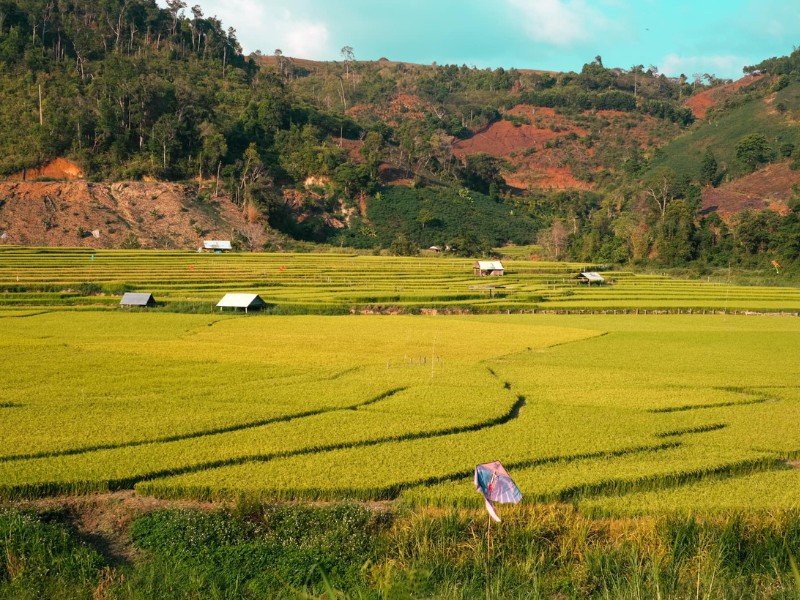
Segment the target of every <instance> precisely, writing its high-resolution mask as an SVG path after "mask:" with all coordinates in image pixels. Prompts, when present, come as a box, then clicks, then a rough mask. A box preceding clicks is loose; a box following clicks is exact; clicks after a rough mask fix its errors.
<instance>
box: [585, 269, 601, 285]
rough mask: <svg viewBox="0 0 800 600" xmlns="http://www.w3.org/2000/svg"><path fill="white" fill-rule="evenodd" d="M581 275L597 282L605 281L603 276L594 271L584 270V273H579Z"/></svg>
mask: <svg viewBox="0 0 800 600" xmlns="http://www.w3.org/2000/svg"><path fill="white" fill-rule="evenodd" d="M581 275H582V276H583V277H585V278H586V279H587V280H588V281H596V282H598V283H602V282H603V281H605V278H604V277H603V276H602V275H600V273H598V272H596V271H586V272H585V273H581Z"/></svg>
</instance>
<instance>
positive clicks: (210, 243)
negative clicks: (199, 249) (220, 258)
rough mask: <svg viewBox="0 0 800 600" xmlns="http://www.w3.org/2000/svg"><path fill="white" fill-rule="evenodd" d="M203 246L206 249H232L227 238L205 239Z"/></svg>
mask: <svg viewBox="0 0 800 600" xmlns="http://www.w3.org/2000/svg"><path fill="white" fill-rule="evenodd" d="M203 248H204V249H206V250H232V249H233V248H232V247H231V243H230V241H229V240H205V241H204V242H203Z"/></svg>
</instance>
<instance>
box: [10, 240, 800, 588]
mask: <svg viewBox="0 0 800 600" xmlns="http://www.w3.org/2000/svg"><path fill="white" fill-rule="evenodd" d="M471 262H472V261H469V260H463V259H448V258H438V257H436V258H394V257H373V256H360V255H355V254H295V255H290V254H224V255H216V254H197V253H190V252H153V251H147V252H145V251H138V252H137V251H97V252H94V251H87V250H69V249H23V248H14V247H6V248H3V249H2V250H0V287H2V288H3V289H4V290H6V291H5V292H4V293H3V296H2V298H1V299H0V301H1V302H2V307H0V325H1V329H2V336H3V344H2V347H0V352H2V364H3V373H4V375H3V385H2V390H0V411H2V416H3V418H2V420H1V421H0V431H2V435H0V439H1V440H2V442H0V495H1V496H2V498H3V499H4V501H5V502H12V503H15V504H20V505H26V503H30V502H33V501H39V502H40V501H41V500H37V499H42V498H47V497H56V496H67V497H81V496H83V495H86V494H95V493H112V494H113V493H122V492H125V491H126V490H132V491H134V492H135V494H136V497H141V498H146V497H152V498H155V499H161V501H165V502H167V501H184V502H186V501H193V502H201V503H207V502H209V501H210V502H223V504H225V503H230V502H233V503H234V504H236V505H243V503H244V505H247V504H248V503H249V504H252V505H259V506H262V505H263V506H270V505H271V503H273V502H279V503H283V502H295V501H314V502H318V501H325V502H334V503H339V502H340V501H349V502H357V503H359V504H360V503H371V502H373V503H374V502H389V505H394V506H397V507H402V508H400V510H402V511H410V513H409V515H412V516H407V517H404V518H405V519H409V518H410V519H428V520H432V523H436V522H438V521H437V519H439V517H436V515H437V514H440V511H442V510H445V511H449V514H451V515H452V516H451V517H447V518H451V519H456V520H457V522H458V523H461V525H460V526H459V525H454V526H453V527H454V529H453V531H452V532H451V533H450V534H449V535H456V536H458V535H463V534H464V531H462V530H461V529H460V527H467V530H466V531H469V530H471V527H472V526H471V525H469V523H478V530H479V532H480V531H481V527H485V525H481V523H484V522H485V521H483V520H482V519H481V518H480V516H479V513H477V512H475V511H476V510H477V509H479V507H480V506H481V499H480V495H478V494H476V493H475V489H474V487H473V485H472V469H473V467H474V465H475V464H478V463H481V462H486V461H489V460H498V459H499V460H502V462H503V464H504V465H505V466H506V468H508V469H509V471H510V473H511V475H512V476H513V478H514V480H515V482H516V483H517V485H518V486H519V488H520V489H521V490H522V491H523V494H524V499H523V503H522V504H521V505H520V506H517V507H513V506H512V507H502V508H501V509H500V512H501V516H502V517H503V518H504V523H503V524H502V525H501V527H502V528H503V529H501V530H500V531H499V532H497V533H496V534H495V535H496V536H499V537H497V538H496V540H495V541H494V542H492V543H493V544H497V548H496V550H497V551H499V552H500V553H501V556H502V554H503V553H504V552H505V553H511V554H514V553H516V552H519V551H520V550H519V549H516V550H514V549H512V547H511V546H509V544H511V540H512V539H513V538H514V536H518V535H523V534H522V533H515V529H520V528H521V529H522V530H524V531H526V532H527V534H529V535H533V536H534V537H535V531H539V534H540V535H544V533H543V529H542V528H545V529H546V528H547V527H548V523H550V526H555V525H553V521H554V520H556V521H558V520H561V521H563V522H562V524H561V525H560V526H559V527H561V528H563V527H568V528H569V527H581V525H576V523H580V522H584V525H583V526H584V527H591V528H600V529H602V528H603V527H605V525H600V524H604V523H619V524H622V525H617V527H622V529H621V530H620V533H619V535H621V536H623V538H626V536H631V535H634V536H637V535H638V536H641V535H644V536H647V535H650V536H655V537H656V538H658V539H660V540H661V541H660V542H659V541H654V542H652V543H655V544H656V545H658V544H660V543H661V544H663V543H667V542H669V539H670V538H669V536H667V538H665V539H661V538H659V535H662V534H658V535H657V534H656V533H653V532H651V533H649V534H648V533H642V531H641V530H644V531H650V529H649V528H651V527H652V525H649V524H650V523H653V521H652V519H654V518H655V519H656V521H655V522H656V523H661V522H662V520H663V519H667V523H672V524H673V525H672V526H673V527H675V526H677V525H675V523H678V524H680V523H686V519H687V518H689V519H690V522H692V523H694V521H693V520H691V519H693V518H694V517H692V515H705V517H704V519H705V520H704V521H701V522H700V523H702V524H695V525H693V526H692V527H694V529H692V528H691V527H690V528H689V529H690V530H689V531H688V533H687V532H686V531H684V532H683V533H682V534H681V535H690V536H692V535H693V536H694V538H693V539H694V540H695V541H694V542H693V543H695V544H703V543H708V544H712V542H711V541H708V540H710V539H711V538H712V537H713V536H712V535H711V533H709V532H708V531H706V532H705V533H701V534H698V531H699V529H698V528H700V530H702V529H703V528H704V527H705V528H708V529H709V530H710V531H715V528H720V527H722V533H719V532H717V535H723V537H724V532H725V531H727V530H728V529H727V528H728V527H730V525H724V523H726V522H727V523H730V521H729V520H730V519H731V518H735V519H743V520H741V521H736V523H739V524H738V525H736V527H737V528H739V529H741V530H743V531H744V533H743V532H742V531H739V533H738V534H737V535H740V536H742V537H743V538H744V539H745V540H746V538H747V535H756V533H755V531H761V528H766V529H768V530H774V531H775V533H774V534H773V535H778V536H781V535H783V536H786V535H788V536H798V535H800V529H798V525H797V521H796V520H793V519H794V517H791V515H793V514H796V511H797V509H798V503H799V502H800V500H798V498H800V470H798V469H797V468H796V466H797V463H796V460H797V458H798V457H799V456H800V427H798V422H800V387H799V386H798V383H797V365H798V348H799V347H800V318H798V317H797V313H798V311H800V291H798V290H797V289H796V288H789V287H784V288H780V287H770V288H766V287H757V286H736V285H730V284H727V283H712V282H701V281H692V282H688V281H680V280H673V279H669V278H667V277H661V276H645V275H635V274H632V273H625V272H603V275H604V277H605V279H607V280H610V281H613V282H614V283H613V284H611V285H605V286H594V287H592V286H587V285H583V284H579V283H578V282H577V281H575V279H574V276H573V275H572V274H573V273H575V272H577V271H579V270H581V269H586V268H589V267H590V266H587V265H579V264H569V263H539V262H530V261H524V260H509V261H506V262H505V264H506V269H507V273H506V275H505V276H504V277H503V278H502V283H501V284H497V283H495V284H494V285H491V286H490V285H489V284H485V285H484V282H485V281H486V278H481V279H476V278H475V277H474V276H473V275H472V271H471V266H472V265H471ZM476 281H477V282H479V283H478V284H476ZM497 281H500V279H499V278H498V279H497ZM489 288H491V289H489ZM131 290H135V291H146V292H149V293H152V294H153V295H154V297H155V299H156V301H157V305H156V306H155V307H153V308H124V307H122V308H121V307H119V306H118V304H119V298H120V297H121V295H122V293H124V292H126V291H131ZM230 291H233V292H248V293H254V294H259V295H260V296H261V297H262V298H263V299H264V301H265V302H266V307H265V309H264V310H263V311H260V312H249V313H247V314H245V313H244V312H242V311H238V312H235V311H230V310H228V311H224V312H223V311H221V310H219V309H216V308H215V303H216V301H217V300H219V298H221V297H222V295H223V294H224V293H226V292H230ZM88 497H89V498H91V497H92V496H91V495H90V496H88ZM123 497H126V498H131V497H130V496H123ZM313 505H314V504H313V503H312V505H311V506H313ZM278 506H280V504H279V505H278ZM344 506H348V504H345V505H344ZM353 506H358V504H357V505H353ZM387 506H388V505H387ZM567 506H572V507H573V508H572V509H571V510H576V511H577V512H576V513H575V515H573V516H568V515H564V514H562V513H563V511H565V510H566V508H560V507H567ZM545 507H550V508H546V511H550V512H549V513H547V516H543V515H542V514H541V513H542V510H543V508H545ZM305 510H314V509H311V508H309V509H305ZM351 510H356V511H357V512H358V510H363V509H357V508H352V509H351ZM431 511H434V512H431ZM464 511H467V512H464ZM552 511H555V512H552ZM154 514H160V513H154ZM413 515H416V516H413ZM577 515H583V516H581V517H578V516H577ZM781 515H783V516H781ZM358 516H359V517H360V518H363V515H361V513H358ZM732 516H733V517H732ZM273 517H274V515H273ZM173 518H174V519H178V517H175V516H174V515H173ZM366 518H372V517H366ZM473 519H474V521H473ZM527 519H532V521H531V524H534V523H536V522H539V524H538V525H523V524H522V522H523V521H525V520H527ZM609 519H611V520H610V521H609ZM631 519H633V520H631ZM637 519H638V520H637ZM786 519H788V521H786ZM145 520H146V519H145ZM581 520H585V521H581ZM720 520H721V521H720ZM137 522H140V521H137ZM721 522H722V523H723V524H722V525H721V524H720V523H721ZM565 523H571V525H569V526H568V525H565ZM592 523H594V525H592ZM636 523H639V525H635V524H636ZM756 523H758V525H757V526H756ZM625 524H627V525H625ZM178 525H179V524H173V526H175V527H177V526H178ZM183 526H185V524H184V525H183ZM432 526H433V525H432V524H431V523H428V525H425V526H424V527H432ZM531 526H533V530H531ZM415 527H417V528H419V527H423V525H421V524H420V523H417V525H416V526H415ZM785 527H788V528H789V529H788V530H786V531H784V530H783V529H782V528H785ZM749 528H751V529H752V531H751V529H749ZM554 531H555V530H554ZM625 531H628V532H627V533H625ZM631 531H638V533H636V534H632V533H631ZM748 531H749V532H750V533H749V534H748V533H747V532H748ZM781 531H783V533H780V532H781ZM485 533H486V532H485V530H483V533H481V534H480V535H483V534H485ZM473 534H474V532H473ZM551 534H553V535H555V534H554V533H553V532H551ZM395 535H397V534H395ZM405 535H410V534H405ZM429 535H434V534H433V533H430V534H429ZM698 535H700V537H699V538H698V537H697V536H698ZM758 535H763V533H761V534H758ZM504 536H505V537H504ZM509 536H510V537H509ZM556 537H558V536H556ZM595 537H596V538H597V539H594V538H595ZM662 537H663V535H662ZM612 538H613V536H611V535H610V534H608V533H607V534H605V535H604V534H602V533H601V532H599V531H596V532H595V534H592V535H591V536H589V540H593V541H587V540H585V543H587V544H590V545H591V544H599V545H600V546H602V545H603V544H605V545H608V546H609V548H605V550H604V551H605V552H611V553H612V554H613V552H623V551H622V550H621V549H620V548H616V546H617V545H618V544H620V543H622V542H620V541H619V540H614V539H612ZM704 539H705V540H706V542H703V540H704ZM792 539H796V537H793V538H792ZM598 540H599V541H598ZM665 540H666V541H665ZM396 543H399V542H396ZM406 543H410V542H406ZM476 543H478V545H479V546H480V544H481V543H482V542H480V541H476ZM529 543H534V542H533V541H530V542H529ZM553 543H556V542H555V541H554V542H553ZM558 543H564V542H563V540H561V541H560V542H558ZM628 543H632V542H630V541H629V542H628ZM642 543H643V544H644V542H642ZM671 543H677V542H675V540H674V539H672V542H671ZM686 543H689V542H686ZM737 543H745V541H742V540H739V542H737ZM748 543H755V542H753V541H752V540H750V541H749V542H748ZM770 543H773V544H776V543H778V542H770ZM712 545H713V544H712ZM623 546H624V544H623ZM779 546H780V544H779ZM483 547H484V551H485V546H483ZM780 548H782V546H780ZM780 548H779V550H780ZM395 551H397V549H395ZM596 551H600V550H596ZM654 551H655V552H657V553H658V552H664V550H660V551H656V550H654ZM428 552H434V549H428ZM459 552H460V553H462V554H464V555H465V556H470V552H471V551H470V550H468V549H463V548H462V549H461V550H460V551H459ZM476 552H477V556H478V557H479V556H480V550H479V549H478V550H476ZM536 552H539V550H536ZM687 552H690V554H691V551H687ZM623 554H624V552H623ZM687 556H688V555H687ZM787 556H788V555H787V554H786V553H785V552H783V551H782V550H781V551H779V552H777V554H776V555H775V558H774V560H783V561H785V560H786V559H787ZM429 558H430V557H429ZM618 558H619V557H618ZM518 559H519V557H516V558H515V559H514V560H518ZM431 560H432V559H431ZM498 560H499V559H498ZM619 560H623V559H619ZM662 560H666V559H662ZM671 560H674V561H675V565H677V563H678V562H679V560H678V558H674V559H671ZM681 560H683V559H681ZM687 560H688V559H687ZM693 560H697V559H693ZM709 560H710V559H709ZM720 560H721V559H720ZM743 560H744V559H743ZM623 562H624V560H623ZM712 563H713V560H712ZM498 564H499V563H498ZM675 565H673V566H672V567H671V568H677V566H675ZM378 567H379V565H376V566H375V568H376V569H377V568H378ZM381 568H383V569H387V568H389V567H388V566H387V565H383V566H382V567H381ZM506 568H507V569H508V570H509V573H508V574H507V575H506V580H503V578H502V577H501V578H500V581H501V584H498V585H506V584H508V583H509V582H510V581H514V580H515V579H514V578H515V577H519V576H521V575H520V574H519V573H516V574H514V570H515V569H517V570H519V569H520V568H522V567H521V565H518V564H516V563H513V562H512V558H511V557H510V555H509V558H508V564H507V566H506ZM536 568H542V565H540V566H539V567H534V571H535V570H536ZM619 568H623V567H619ZM624 568H626V569H628V568H633V567H632V566H631V565H627V566H625V567H624ZM649 568H655V567H648V569H649ZM662 568H664V569H666V566H664V567H662ZM705 568H712V567H709V566H708V565H707V564H705V563H703V564H701V565H699V566H696V570H697V573H696V574H695V575H694V577H697V578H698V579H697V582H700V581H701V579H702V585H703V586H709V585H713V584H711V582H710V580H707V579H706V578H707V577H711V576H712V574H710V573H706V572H704V571H703V569H705ZM748 568H752V569H756V570H757V569H760V568H763V566H761V567H752V566H751V567H748ZM383 576H387V577H388V576H389V574H388V572H385V573H384V574H383ZM412 576H413V573H411V574H409V573H406V575H405V577H412ZM451 576H452V574H451ZM617 576H618V577H623V576H624V574H619V573H618V574H617ZM642 576H643V577H645V576H651V577H658V576H659V575H657V574H655V575H654V574H652V573H651V574H649V575H642ZM373 577H378V575H376V574H374V573H373ZM586 577H587V578H589V579H591V577H589V576H588V575H587V576H586ZM731 577H733V576H731ZM657 580H658V579H656V581H657ZM731 582H733V583H731ZM407 583H408V582H407ZM739 584H741V581H740V580H737V579H736V578H731V579H729V580H728V582H727V585H734V586H735V585H739ZM397 585H398V584H397V582H396V581H395V589H397V588H396V586H397ZM472 585H477V586H478V589H480V586H481V583H480V582H479V581H478V582H475V581H473V582H472ZM541 585H542V588H541V590H544V591H546V590H547V589H548V588H547V587H546V586H545V585H544V584H541ZM698 585H700V583H698ZM785 585H788V586H791V585H792V584H791V583H789V582H787V583H786V584H785ZM501 589H502V588H501ZM704 589H705V588H704ZM730 589H733V588H730ZM789 589H791V588H789ZM551 591H552V590H551ZM707 591H708V592H709V593H711V592H713V588H711V589H710V590H707ZM429 593H432V591H430V590H429ZM465 593H466V592H465Z"/></svg>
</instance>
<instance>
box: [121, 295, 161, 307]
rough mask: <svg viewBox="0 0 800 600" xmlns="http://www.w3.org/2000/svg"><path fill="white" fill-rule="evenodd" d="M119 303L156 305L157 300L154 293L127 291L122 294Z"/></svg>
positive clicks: (124, 304) (122, 304) (123, 304)
mask: <svg viewBox="0 0 800 600" xmlns="http://www.w3.org/2000/svg"><path fill="white" fill-rule="evenodd" d="M119 305H120V306H145V307H151V306H155V305H156V300H155V298H153V294H143V293H136V292H125V294H123V296H122V300H120V301H119Z"/></svg>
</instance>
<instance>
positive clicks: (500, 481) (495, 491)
mask: <svg viewBox="0 0 800 600" xmlns="http://www.w3.org/2000/svg"><path fill="white" fill-rule="evenodd" d="M475 489H477V490H478V491H479V492H480V493H481V494H483V498H484V500H485V502H486V510H487V511H488V512H489V516H490V517H492V519H494V520H495V521H497V522H498V523H499V522H500V517H498V516H497V512H495V509H494V505H493V504H492V502H500V503H501V504H516V503H517V502H519V501H520V500H522V492H520V491H519V488H518V487H517V484H516V483H514V480H513V479H511V477H510V476H509V474H508V472H507V471H506V470H505V468H504V467H503V465H502V464H500V461H495V462H491V463H484V464H482V465H478V466H477V467H475Z"/></svg>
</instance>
